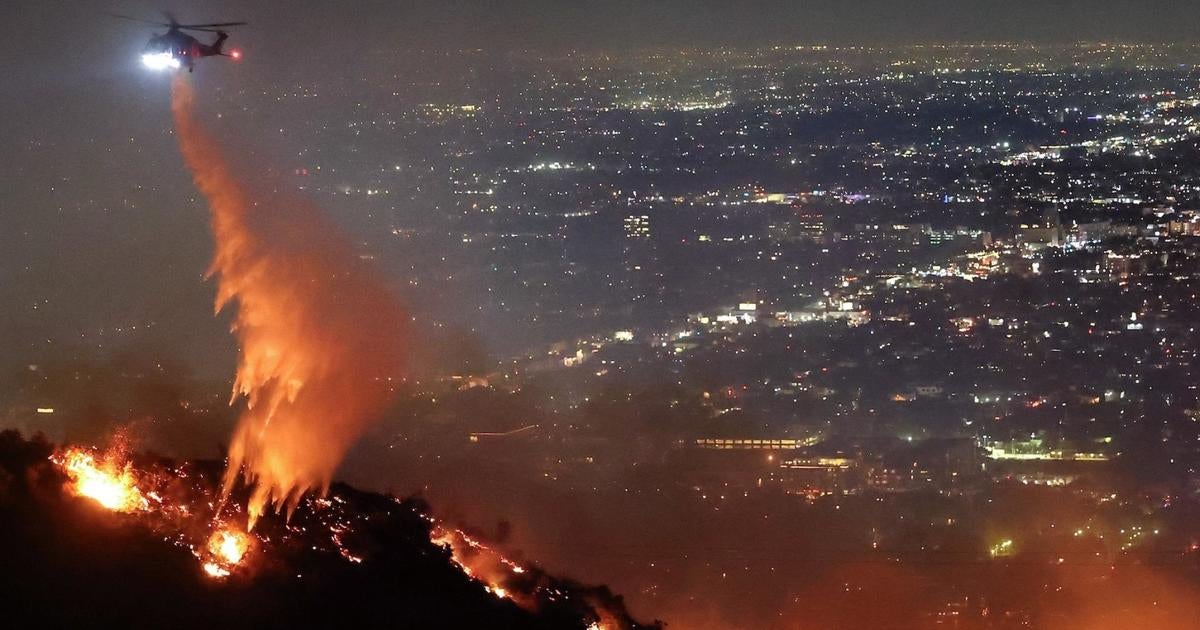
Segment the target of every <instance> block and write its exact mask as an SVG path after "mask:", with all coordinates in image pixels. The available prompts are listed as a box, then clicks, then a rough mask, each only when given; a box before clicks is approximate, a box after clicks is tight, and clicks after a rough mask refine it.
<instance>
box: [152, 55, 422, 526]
mask: <svg viewBox="0 0 1200 630" xmlns="http://www.w3.org/2000/svg"><path fill="white" fill-rule="evenodd" d="M172 110H173V112H174V116H175V128H176V133H177V134H178V136H179V143H180V147H181V150H182V152H183V156H184V159H185V161H186V162H187V165H188V167H189V168H190V169H191V171H192V174H193V177H194V178H195V182H196V186H197V187H198V188H199V189H200V191H201V192H202V193H203V194H204V196H205V197H206V198H207V199H208V202H209V207H210V210H211V213H212V217H211V221H212V231H213V237H214V240H215V246H216V252H215V255H214V259H213V262H212V266H211V268H210V269H209V275H210V276H216V277H217V281H218V285H217V299H216V309H217V311H220V310H221V309H223V308H225V307H226V306H229V305H231V304H233V303H236V306H237V312H236V315H235V318H234V324H233V332H234V333H235V334H236V336H237V339H238V342H239V346H240V355H239V359H238V368H237V378H236V381H235V382H234V386H233V401H232V402H236V401H237V400H238V399H239V398H243V397H244V398H245V401H246V407H245V410H244V412H243V413H242V415H241V417H240V419H239V421H238V424H237V427H236V428H235V429H234V434H233V438H232V442H231V444H230V447H229V465H228V466H229V467H228V469H227V470H226V472H225V479H224V484H223V497H228V496H229V492H230V490H231V489H232V488H233V486H234V484H235V483H236V482H237V479H238V476H239V473H242V474H244V476H245V480H246V482H247V484H249V485H252V486H253V489H252V491H251V494H250V504H249V506H248V513H249V515H250V527H253V526H254V523H255V521H256V520H257V518H258V517H259V516H260V515H261V514H262V512H263V510H264V509H265V508H267V507H273V508H274V509H275V510H276V511H278V510H279V509H281V508H286V509H287V511H288V514H289V515H290V514H291V512H292V510H294V509H295V506H296V504H297V503H298V501H299V500H300V498H301V497H302V496H303V495H304V493H306V492H308V491H310V490H315V491H317V492H320V493H322V494H324V493H325V492H327V491H328V488H329V484H330V482H331V481H332V476H333V473H334V470H335V469H336V468H337V466H338V464H339V463H340V462H341V460H342V457H343V456H344V455H345V453H346V451H347V449H349V448H350V446H351V445H352V444H353V443H354V441H355V440H356V439H357V438H358V437H359V436H360V435H361V434H362V432H363V431H364V430H365V428H366V427H367V425H368V424H369V423H370V422H372V421H373V420H374V419H375V418H376V417H377V416H378V415H379V413H380V412H381V411H382V410H383V408H384V407H385V406H386V405H387V403H388V401H389V400H390V398H391V392H392V379H394V378H396V377H398V376H399V375H400V372H401V369H402V361H401V357H402V352H401V343H400V332H401V330H402V328H403V323H404V321H405V318H404V316H403V314H402V311H401V309H400V308H399V307H398V306H397V304H396V303H395V301H394V300H393V299H392V297H391V296H390V295H389V293H388V292H387V291H386V290H385V288H384V287H383V283H382V282H381V281H380V280H379V279H377V277H376V276H375V275H374V274H373V273H372V272H371V271H370V270H369V269H366V268H365V267H364V266H363V265H362V264H361V263H360V261H359V260H358V259H357V258H356V257H355V256H354V254H353V252H352V250H351V248H350V247H349V246H348V244H347V243H346V242H345V241H344V240H343V239H341V238H340V237H338V236H337V234H338V232H337V230H336V229H334V227H333V226H332V225H331V224H330V223H329V221H328V220H326V219H325V218H324V217H323V216H322V215H321V214H320V212H319V211H318V210H317V209H316V208H314V207H313V206H312V205H311V204H309V203H306V202H304V201H302V200H297V199H281V198H280V197H279V195H277V194H276V195H272V196H268V195H263V194H261V193H259V191H257V190H253V189H252V188H251V187H250V186H249V185H248V184H247V183H246V182H245V181H244V180H243V178H241V177H239V176H238V174H237V173H236V172H235V170H234V169H233V167H232V166H231V165H230V163H229V161H228V160H227V159H225V157H224V155H223V152H222V150H221V148H220V147H219V146H218V145H217V144H216V143H215V142H214V141H213V139H212V138H211V137H210V136H209V135H208V134H207V133H205V131H204V130H203V128H202V126H201V125H200V123H199V122H197V120H196V117H195V115H194V96H193V92H192V87H191V84H190V83H189V82H188V80H187V78H186V77H182V76H180V77H177V78H176V79H175V81H174V83H173V85H172Z"/></svg>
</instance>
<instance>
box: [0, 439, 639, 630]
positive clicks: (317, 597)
mask: <svg viewBox="0 0 1200 630" xmlns="http://www.w3.org/2000/svg"><path fill="white" fill-rule="evenodd" d="M222 469H223V463H221V462H185V463H177V462H172V461H168V460H164V459H158V458H153V457H148V456H137V455H132V454H129V453H127V452H125V451H124V450H123V449H111V450H109V451H105V452H99V451H96V450H93V449H87V448H78V447H74V448H68V449H60V450H54V449H53V448H52V447H51V446H50V445H48V444H46V443H44V442H41V441H37V440H34V441H25V440H23V439H22V438H20V436H18V435H17V434H16V433H13V432H7V433H2V434H0V549H2V553H3V554H4V557H5V558H6V559H10V560H9V561H8V562H6V563H5V567H6V570H5V571H2V572H0V592H2V593H4V594H5V596H6V599H8V601H10V602H12V603H13V604H14V605H16V606H17V607H18V608H23V609H24V611H23V612H25V613H27V614H28V615H29V616H28V617H27V618H29V619H41V620H43V622H50V624H51V625H52V626H58V625H65V624H66V623H71V622H88V623H90V624H94V623H101V622H103V623H121V624H123V625H126V626H151V627H165V626H169V627H190V626H205V627H213V624H216V625H217V627H250V626H255V627H259V626H263V625H266V626H268V627H276V626H277V627H284V626H286V627H332V626H333V625H335V624H336V625H338V626H344V625H351V624H369V625H371V626H381V625H384V624H386V625H389V626H393V625H402V626H413V627H484V626H487V627H503V628H580V629H584V628H593V629H599V628H606V629H614V630H615V629H621V628H638V627H644V626H641V625H639V624H637V623H636V622H634V621H633V620H632V619H631V618H630V617H629V615H628V613H627V612H626V611H625V609H624V606H623V605H622V602H621V599H620V598H619V597H616V596H614V595H612V594H611V593H610V592H609V591H608V589H607V588H604V587H590V586H584V585H581V584H577V583H575V582H572V581H569V580H563V579H559V578H555V577H553V576H550V575H547V574H546V573H545V572H543V571H541V570H540V569H538V568H537V567H535V566H532V565H525V564H519V563H516V562H513V561H511V560H509V559H508V558H505V557H503V556H502V555H500V554H499V553H497V552H496V551H494V550H493V549H491V548H490V547H488V546H487V545H486V544H485V543H483V542H482V541H480V540H479V539H477V538H475V537H473V536H471V535H469V534H467V533H465V532H462V531H459V530H457V529H454V528H451V527H448V526H446V525H444V524H441V523H437V522H435V521H434V520H433V519H432V518H431V517H430V516H428V511H427V510H426V509H425V506H424V505H423V504H422V503H421V502H420V501H417V500H399V499H396V498H393V497H388V496H383V495H379V494H372V493H365V492H360V491H356V490H354V489H352V488H349V487H347V486H342V485H336V484H335V485H334V486H333V488H332V489H331V492H330V494H329V495H327V496H326V497H324V498H312V497H310V498H306V499H304V500H302V501H301V502H300V504H299V506H298V508H297V510H296V511H295V513H294V516H293V518H292V519H291V520H290V521H285V520H284V519H283V518H282V517H278V516H275V515H273V514H269V515H264V516H263V517H262V518H261V519H260V521H259V523H258V527H256V528H255V529H254V530H253V532H247V531H246V530H245V529H244V528H243V527H242V526H240V525H237V524H235V523H236V522H243V521H242V519H241V518H239V517H244V514H241V513H240V512H241V508H238V507H236V506H240V505H245V504H246V499H247V496H246V495H247V493H248V492H250V491H251V490H250V489H248V488H246V487H245V486H238V487H237V488H235V490H234V491H233V496H232V497H231V501H229V503H228V504H227V505H226V508H225V510H224V511H223V513H222V514H221V515H220V516H218V514H217V512H218V505H219V504H220V499H221V492H222V490H221V479H222Z"/></svg>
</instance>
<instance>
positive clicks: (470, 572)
mask: <svg viewBox="0 0 1200 630" xmlns="http://www.w3.org/2000/svg"><path fill="white" fill-rule="evenodd" d="M430 540H432V541H433V543H434V544H435V545H438V546H441V547H446V548H447V549H449V550H450V560H451V561H452V562H454V564H456V565H458V568H459V569H460V570H462V572H463V573H464V574H466V575H467V576H468V577H470V578H472V579H474V580H477V581H479V582H481V583H482V584H483V588H484V590H486V591H487V592H489V593H491V594H492V595H495V596H496V597H498V598H500V599H512V600H514V601H516V602H517V603H518V604H520V605H522V606H532V605H533V602H532V601H531V600H530V601H525V598H523V597H522V598H520V599H518V598H517V597H516V595H517V594H518V593H517V592H516V591H514V590H513V589H511V588H509V587H508V586H507V585H508V584H509V580H512V579H513V578H514V576H519V575H521V574H523V573H525V568H524V567H522V566H521V565H519V564H517V563H515V562H513V561H512V560H509V559H508V558H505V557H504V556H503V555H502V554H501V553H500V552H498V551H496V550H495V549H493V548H491V547H489V546H487V545H485V544H483V543H482V542H479V540H477V539H475V538H473V537H472V536H470V535H469V534H467V533H466V532H464V531H462V530H459V529H450V528H446V527H442V526H435V527H434V528H433V530H432V531H431V532H430Z"/></svg>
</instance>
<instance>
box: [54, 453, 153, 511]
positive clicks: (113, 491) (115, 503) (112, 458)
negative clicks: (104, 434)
mask: <svg viewBox="0 0 1200 630" xmlns="http://www.w3.org/2000/svg"><path fill="white" fill-rule="evenodd" d="M119 458H120V456H119V454H118V452H117V451H113V452H110V453H108V454H107V455H106V456H105V457H104V458H102V459H100V460H97V459H96V456H95V455H93V454H92V453H91V452H89V451H87V450H85V449H82V448H78V447H73V448H70V449H67V450H66V451H64V452H63V453H61V454H60V455H58V456H56V459H55V461H56V462H57V463H58V464H59V465H60V466H61V467H62V469H63V471H64V472H66V474H67V477H68V478H70V480H71V489H72V492H74V493H75V494H76V495H78V496H82V497H87V498H89V499H92V500H93V501H95V502H96V503H99V504H100V505H102V506H104V507H106V508H108V509H110V510H113V511H114V512H137V511H141V510H145V509H147V508H148V507H149V501H147V500H146V497H145V496H144V495H143V494H142V492H141V490H139V489H138V487H137V479H136V478H135V477H134V475H133V467H132V466H131V465H130V464H129V463H124V464H121V463H120V462H119Z"/></svg>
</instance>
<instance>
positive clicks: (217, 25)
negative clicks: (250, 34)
mask: <svg viewBox="0 0 1200 630" xmlns="http://www.w3.org/2000/svg"><path fill="white" fill-rule="evenodd" d="M247 24H249V22H214V23H212V24H176V25H175V26H177V27H179V28H188V29H192V30H200V29H202V28H220V27H222V26H245V25H247Z"/></svg>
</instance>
